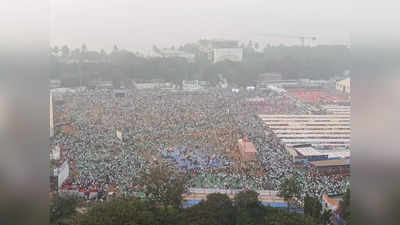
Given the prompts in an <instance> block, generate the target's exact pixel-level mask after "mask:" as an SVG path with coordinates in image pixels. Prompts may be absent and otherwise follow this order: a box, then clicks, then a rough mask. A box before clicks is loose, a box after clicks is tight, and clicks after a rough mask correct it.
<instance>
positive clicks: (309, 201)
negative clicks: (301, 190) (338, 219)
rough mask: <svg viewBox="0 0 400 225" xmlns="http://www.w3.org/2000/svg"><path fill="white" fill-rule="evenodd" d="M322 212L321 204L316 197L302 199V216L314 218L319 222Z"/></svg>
mask: <svg viewBox="0 0 400 225" xmlns="http://www.w3.org/2000/svg"><path fill="white" fill-rule="evenodd" d="M321 211H322V204H321V202H320V201H319V199H318V198H316V197H310V196H308V195H307V196H306V197H304V214H305V215H309V216H310V217H312V218H314V219H315V221H320V220H321V219H322V218H321Z"/></svg>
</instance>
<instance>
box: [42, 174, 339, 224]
mask: <svg viewBox="0 0 400 225" xmlns="http://www.w3.org/2000/svg"><path fill="white" fill-rule="evenodd" d="M142 175H143V176H141V178H140V182H139V183H140V186H141V187H143V188H145V189H146V191H145V198H143V199H139V198H136V197H116V198H113V199H111V200H107V201H105V202H97V203H86V202H84V201H82V200H80V199H78V198H74V197H61V196H58V195H55V196H54V197H53V198H52V199H51V201H50V222H51V224H52V225H67V224H68V225H126V224H138V225H139V224H140V225H152V224H163V225H169V224H170V225H180V224H182V225H238V224H239V225H253V224H254V225H278V224H279V225H322V224H327V223H328V221H329V217H330V215H331V214H330V212H328V211H323V212H322V205H321V203H320V202H319V200H318V199H317V198H314V197H309V196H307V197H306V199H305V202H304V214H299V213H295V212H291V211H289V208H290V205H292V206H293V205H296V203H295V201H293V199H294V198H296V196H297V197H298V195H299V191H300V189H299V186H298V184H297V183H296V182H295V179H294V178H290V179H288V180H286V181H285V182H283V184H282V185H281V188H280V189H281V190H280V195H281V196H282V197H284V199H285V201H287V202H288V209H287V210H286V209H279V208H273V207H269V206H264V205H262V204H261V202H260V201H259V200H258V193H257V192H255V191H253V190H244V191H242V192H240V193H238V194H237V195H235V197H234V199H231V198H229V197H228V196H227V195H226V194H220V193H214V194H209V195H208V196H207V198H206V199H205V200H202V201H201V202H200V203H198V204H196V205H194V206H192V207H188V208H183V202H184V200H183V197H182V194H183V193H185V192H186V188H185V182H184V176H185V174H183V173H179V172H175V171H172V170H171V169H168V168H166V167H164V166H159V167H154V168H152V169H151V170H150V171H148V172H145V174H142ZM290 199H291V200H290ZM79 207H85V208H86V209H87V212H84V213H80V212H78V211H77V210H76V209H77V208H79Z"/></svg>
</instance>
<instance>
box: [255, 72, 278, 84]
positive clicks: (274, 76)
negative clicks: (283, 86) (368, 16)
mask: <svg viewBox="0 0 400 225" xmlns="http://www.w3.org/2000/svg"><path fill="white" fill-rule="evenodd" d="M258 80H259V81H267V82H270V81H278V80H282V74H280V73H262V74H260V75H258Z"/></svg>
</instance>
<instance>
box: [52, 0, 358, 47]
mask: <svg viewBox="0 0 400 225" xmlns="http://www.w3.org/2000/svg"><path fill="white" fill-rule="evenodd" d="M350 15H351V5H350V3H349V1H347V0H335V1H321V0H307V1H293V0H279V1H276V0H274V1H269V0H241V1H237V0H236V1H235V0H201V1H200V0H196V1H194V0H157V1H156V0H143V1H142V0H85V1H82V0H52V1H51V44H56V45H63V44H68V45H69V46H71V47H72V48H76V47H80V46H81V44H82V43H86V44H87V46H88V48H89V49H100V48H104V49H105V50H110V49H111V48H112V46H113V45H114V44H117V45H118V47H119V48H124V49H128V50H133V51H147V50H149V49H151V46H152V45H154V44H156V45H157V46H159V47H169V46H171V45H175V46H179V45H181V44H183V43H186V42H194V41H197V40H198V39H200V38H225V39H237V40H240V41H244V42H247V41H248V40H250V39H251V40H254V41H258V42H260V44H261V45H262V46H264V45H265V44H266V43H267V42H270V43H271V44H279V43H284V44H298V43H299V40H297V39H293V38H277V37H263V36H262V35H263V34H265V33H279V34H286V35H308V36H309V35H315V36H317V38H318V39H317V42H316V44H343V43H346V44H347V43H348V42H349V30H350V24H349V18H350Z"/></svg>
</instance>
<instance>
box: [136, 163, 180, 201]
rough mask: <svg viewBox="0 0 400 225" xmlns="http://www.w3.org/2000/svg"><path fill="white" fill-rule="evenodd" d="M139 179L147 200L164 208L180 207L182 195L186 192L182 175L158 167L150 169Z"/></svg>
mask: <svg viewBox="0 0 400 225" xmlns="http://www.w3.org/2000/svg"><path fill="white" fill-rule="evenodd" d="M141 177H142V180H141V183H142V185H143V186H144V190H145V191H144V193H145V194H146V196H147V197H148V198H150V199H151V200H153V201H155V202H157V203H159V204H162V205H164V206H172V207H175V208H180V207H181V205H182V200H183V199H182V194H183V193H185V191H186V188H185V181H184V177H183V175H182V174H179V173H177V172H175V171H173V170H171V169H169V168H167V167H163V166H159V167H154V168H151V169H150V172H149V173H144V174H143V175H142V176H141Z"/></svg>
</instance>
